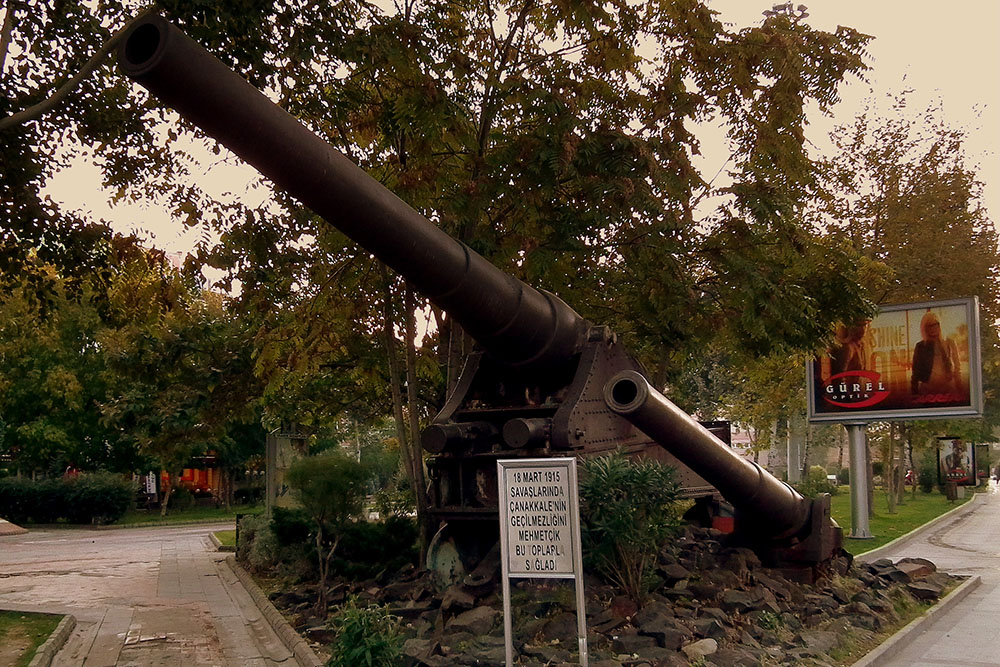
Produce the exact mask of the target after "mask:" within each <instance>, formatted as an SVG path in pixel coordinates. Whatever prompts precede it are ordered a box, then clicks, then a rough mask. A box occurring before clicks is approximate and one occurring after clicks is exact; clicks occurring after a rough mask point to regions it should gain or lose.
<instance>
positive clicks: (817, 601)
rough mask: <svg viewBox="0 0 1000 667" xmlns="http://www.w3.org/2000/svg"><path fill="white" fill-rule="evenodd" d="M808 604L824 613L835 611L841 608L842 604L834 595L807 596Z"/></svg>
mask: <svg viewBox="0 0 1000 667" xmlns="http://www.w3.org/2000/svg"><path fill="white" fill-rule="evenodd" d="M806 603H807V604H808V605H810V606H814V607H817V608H819V609H822V610H824V611H833V610H835V609H837V608H838V607H840V603H839V602H837V599H836V598H835V597H833V596H832V595H825V594H819V595H806Z"/></svg>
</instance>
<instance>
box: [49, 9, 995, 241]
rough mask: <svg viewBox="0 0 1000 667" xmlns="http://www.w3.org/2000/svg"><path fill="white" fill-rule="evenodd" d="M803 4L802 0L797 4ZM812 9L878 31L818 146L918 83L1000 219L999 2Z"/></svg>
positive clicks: (831, 23)
mask: <svg viewBox="0 0 1000 667" xmlns="http://www.w3.org/2000/svg"><path fill="white" fill-rule="evenodd" d="M708 1H709V6H710V7H712V8H713V9H715V10H717V11H719V12H721V18H722V20H724V21H727V22H730V23H732V29H738V28H741V27H744V26H748V25H753V24H756V23H758V22H759V21H760V20H761V18H762V15H761V12H763V11H764V10H766V9H770V7H771V6H772V4H774V3H773V2H771V1H769V0H768V1H764V2H759V1H758V0H708ZM796 4H799V3H796ZM801 4H805V5H806V6H807V7H808V12H809V18H808V19H807V20H808V22H809V24H810V25H812V26H813V27H814V28H817V29H822V30H827V31H831V32H832V31H834V30H835V29H836V27H837V26H838V25H844V26H850V27H852V28H855V29H857V30H859V31H861V32H863V33H866V34H869V35H873V36H874V37H875V40H874V41H873V42H872V43H871V45H870V47H869V53H870V56H871V58H870V61H869V63H868V64H869V65H870V67H871V69H870V71H869V72H868V74H867V79H868V80H867V82H862V81H857V80H854V81H851V82H850V83H849V84H848V85H846V86H844V87H842V89H841V91H842V101H841V102H840V103H839V104H838V105H837V106H836V107H835V108H834V111H833V113H834V116H833V118H824V117H822V116H820V115H819V114H814V115H813V116H812V117H811V118H810V121H811V125H810V128H809V130H808V132H807V136H808V138H809V139H810V140H811V141H812V142H813V143H814V144H815V146H816V150H819V151H822V150H827V149H828V144H827V143H826V141H825V138H826V135H827V133H828V132H829V130H830V129H831V128H832V127H833V126H834V125H835V124H842V123H849V122H850V121H851V120H852V119H853V118H854V116H855V114H856V113H857V112H859V111H860V110H861V108H862V104H863V102H864V100H865V99H866V98H867V97H869V96H871V95H872V91H873V92H874V96H875V97H876V98H878V97H882V98H884V97H885V95H886V94H888V93H891V92H897V91H900V90H902V89H903V88H904V87H909V88H913V89H914V93H913V94H912V95H911V98H910V99H911V100H912V108H913V109H914V110H922V109H923V108H925V107H926V106H927V105H928V104H929V103H931V102H932V101H935V100H937V99H940V100H941V101H942V103H943V109H944V119H945V120H946V121H947V122H948V123H949V124H951V125H952V126H958V127H964V128H967V129H968V130H969V133H970V140H969V143H968V145H967V147H966V148H967V150H968V151H969V154H970V155H969V157H970V158H971V161H972V162H973V163H974V164H978V165H979V168H978V174H979V178H980V180H981V181H983V182H984V183H985V185H986V191H985V199H986V205H987V208H988V209H989V211H990V213H991V215H992V217H993V219H994V221H995V223H996V222H997V219H998V218H1000V39H998V38H997V34H996V33H997V31H998V30H1000V0H955V1H953V2H950V3H948V4H947V6H946V5H945V4H944V3H939V2H933V3H932V2H929V1H928V0H910V1H904V0H801ZM703 148H704V149H705V162H704V164H703V170H704V174H705V175H706V177H711V175H713V174H715V172H716V171H717V170H718V169H719V168H721V167H722V165H723V163H724V161H725V157H726V155H727V152H726V150H725V148H724V147H723V146H721V145H720V146H717V147H712V146H708V145H703ZM199 176H201V177H203V182H204V183H205V184H206V187H207V188H208V189H209V190H210V191H211V192H212V194H214V195H217V196H223V195H224V193H232V196H236V197H252V198H253V201H252V203H259V200H260V197H261V196H262V193H261V192H260V191H256V192H249V193H248V192H247V190H246V186H247V183H248V182H249V181H250V180H252V179H253V178H254V172H253V170H252V169H250V168H248V167H245V166H242V167H239V166H232V165H231V164H228V163H225V164H220V163H219V162H218V157H217V156H209V158H207V161H206V164H205V167H204V174H203V175H199ZM47 193H48V194H50V195H51V196H52V198H53V199H54V200H56V201H59V202H62V203H64V204H65V205H67V206H70V207H71V208H74V209H80V210H84V211H88V212H90V213H91V214H92V215H94V216H96V217H98V218H104V219H106V220H109V221H111V222H112V224H113V225H114V226H115V227H116V228H117V229H119V230H120V231H123V232H132V231H136V232H138V233H139V234H140V235H141V236H145V237H147V238H150V239H151V240H152V242H153V243H154V244H155V245H156V246H158V247H160V248H163V249H165V250H168V251H174V252H176V251H186V250H188V249H190V248H191V247H193V246H194V244H195V242H196V241H197V235H196V233H193V232H185V231H184V230H183V229H182V227H181V225H180V223H177V222H173V221H171V220H170V219H169V217H168V216H167V215H166V214H165V213H163V212H162V211H161V210H160V209H159V208H158V207H156V206H155V205H147V206H131V207H128V208H126V207H121V206H119V207H117V208H115V209H111V208H110V207H109V206H108V204H107V199H108V196H107V194H106V193H104V192H103V191H101V189H100V180H99V176H98V174H97V171H96V169H94V168H93V167H89V166H87V165H80V166H77V167H75V168H73V169H70V170H67V171H65V172H63V173H62V174H61V175H60V176H58V177H57V178H56V179H54V180H53V182H52V183H51V185H50V187H49V188H48V190H47Z"/></svg>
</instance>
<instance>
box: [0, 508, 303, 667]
mask: <svg viewBox="0 0 1000 667" xmlns="http://www.w3.org/2000/svg"><path fill="white" fill-rule="evenodd" d="M227 527H228V528H231V526H186V527H170V528H139V529H127V530H105V531H95V530H86V529H69V530H34V531H31V532H30V533H28V534H25V535H16V536H5V537H0V609H12V610H16V611H40V612H57V613H64V614H65V613H69V614H73V615H74V616H75V617H76V619H77V623H78V624H77V627H76V630H74V632H73V634H72V636H71V637H70V639H69V641H68V642H67V643H66V646H65V647H64V648H63V649H62V651H60V653H59V654H58V656H57V657H56V660H55V663H54V664H56V665H59V666H60V667H64V666H65V667H110V666H112V665H122V666H128V667H133V666H134V667H140V666H141V667H149V666H164V667H166V666H173V665H177V666H182V665H183V666H184V667H195V666H198V667H201V666H206V667H208V666H211V667H269V666H271V665H288V666H292V665H296V664H297V663H296V661H295V659H294V658H293V657H292V655H291V653H290V652H289V651H288V649H287V648H286V647H285V646H284V644H282V643H281V641H280V640H279V639H278V638H277V636H276V635H275V634H274V632H273V631H272V629H271V627H270V625H268V623H267V621H266V620H265V619H264V618H263V617H262V616H261V614H260V611H259V610H258V609H257V607H256V605H255V604H254V603H253V601H252V600H251V599H250V597H249V595H248V594H247V592H246V589H245V588H244V587H243V586H242V585H241V584H240V583H239V580H238V579H236V577H235V576H234V575H233V573H232V571H231V570H230V568H229V567H228V565H227V564H226V563H225V562H223V560H224V554H220V553H218V552H216V551H215V550H214V548H213V547H212V545H211V542H210V540H209V537H208V536H209V533H211V532H212V531H214V530H219V529H221V528H227Z"/></svg>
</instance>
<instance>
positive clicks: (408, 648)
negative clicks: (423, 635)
mask: <svg viewBox="0 0 1000 667" xmlns="http://www.w3.org/2000/svg"><path fill="white" fill-rule="evenodd" d="M440 654H441V645H440V644H439V643H437V642H436V641H434V640H433V639H420V638H414V639H407V640H406V641H405V642H403V655H404V656H406V657H407V658H411V659H412V660H414V661H416V662H418V663H419V662H427V659H428V658H430V657H431V656H432V655H440Z"/></svg>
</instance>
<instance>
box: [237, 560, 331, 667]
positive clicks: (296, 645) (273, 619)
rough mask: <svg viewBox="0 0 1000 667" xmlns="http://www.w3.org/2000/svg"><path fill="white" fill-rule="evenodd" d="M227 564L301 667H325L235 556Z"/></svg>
mask: <svg viewBox="0 0 1000 667" xmlns="http://www.w3.org/2000/svg"><path fill="white" fill-rule="evenodd" d="M225 563H226V564H227V565H228V566H229V569H230V570H232V571H233V574H235V575H236V578H237V579H239V580H240V583H242V584H243V586H244V588H246V589H247V593H249V594H250V597H251V599H253V602H254V604H255V605H257V608H258V609H259V610H260V613H261V614H262V615H263V616H264V618H265V619H266V620H267V622H268V623H269V624H270V625H271V628H272V629H273V630H274V634H276V635H278V639H280V640H281V641H282V643H283V644H284V645H285V647H286V648H287V649H288V650H289V651H291V652H292V655H294V656H295V660H296V661H297V662H298V663H299V665H300V666H301V667H323V661H322V660H320V659H319V658H318V657H317V656H316V654H315V653H313V650H312V649H311V648H309V644H308V643H306V640H305V639H303V638H302V635H300V634H299V633H298V632H296V631H295V629H294V628H293V627H292V626H291V625H289V624H288V621H286V620H285V617H284V616H282V615H281V612H279V611H278V610H277V609H276V608H275V606H274V605H273V604H271V601H270V600H268V599H267V596H266V595H264V591H262V590H260V587H259V586H258V585H257V582H255V581H254V580H253V577H251V576H250V574H249V573H248V572H247V571H246V570H244V569H243V567H242V566H241V565H240V564H239V563H237V562H236V557H235V556H227V557H226V559H225Z"/></svg>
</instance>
